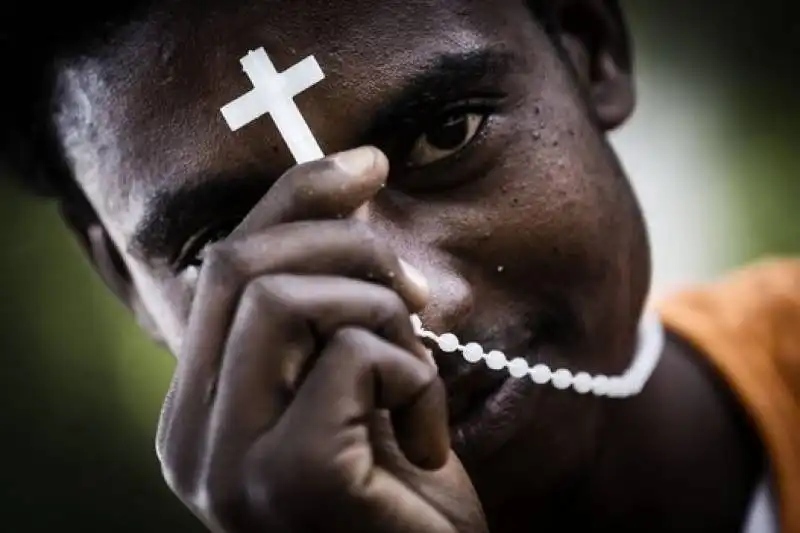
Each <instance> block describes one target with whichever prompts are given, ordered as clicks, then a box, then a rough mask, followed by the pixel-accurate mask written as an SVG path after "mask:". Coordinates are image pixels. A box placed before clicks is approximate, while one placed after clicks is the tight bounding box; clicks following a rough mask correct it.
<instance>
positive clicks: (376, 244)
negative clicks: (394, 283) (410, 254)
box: [345, 218, 402, 279]
mask: <svg viewBox="0 0 800 533" xmlns="http://www.w3.org/2000/svg"><path fill="white" fill-rule="evenodd" d="M345 223H346V224H347V225H348V227H347V230H348V231H349V232H350V234H351V235H352V238H353V239H355V240H356V242H357V243H358V245H359V246H360V247H361V249H362V250H364V251H365V252H366V253H367V254H368V255H369V257H371V258H372V261H374V263H375V267H376V268H377V270H378V271H377V272H375V273H374V277H382V278H386V279H393V278H395V277H396V276H398V275H399V274H400V272H402V271H401V270H400V258H399V257H398V256H397V254H396V253H395V252H394V250H393V249H392V247H391V246H390V245H389V243H388V242H387V241H386V239H382V238H380V236H378V235H377V234H376V233H375V232H374V231H373V230H372V228H370V227H369V225H368V224H366V223H364V222H362V221H361V220H358V219H354V218H350V219H347V220H346V221H345Z"/></svg>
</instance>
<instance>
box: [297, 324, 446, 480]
mask: <svg viewBox="0 0 800 533" xmlns="http://www.w3.org/2000/svg"><path fill="white" fill-rule="evenodd" d="M380 409H387V410H389V411H391V413H392V419H393V424H394V429H395V433H396V438H397V441H398V444H399V446H400V449H401V450H402V451H403V453H404V454H405V455H406V457H407V458H408V460H409V461H410V462H411V463H413V464H416V465H417V466H419V467H422V468H429V469H437V468H440V467H441V466H442V465H444V463H445V462H446V461H447V457H448V453H449V451H450V438H449V431H448V426H447V415H446V405H445V397H444V389H443V386H442V384H441V381H440V380H439V377H438V375H437V371H436V368H435V367H433V366H432V365H430V364H428V363H426V362H424V361H422V360H420V359H419V358H417V357H415V356H414V355H412V354H410V353H409V352H407V351H405V350H403V349H401V348H399V347H397V346H395V345H393V344H390V343H388V342H386V341H385V340H383V339H380V338H379V337H377V336H376V335H374V334H373V333H370V332H368V331H367V330H365V329H361V328H352V327H351V328H342V329H339V330H338V331H337V333H336V334H335V335H334V337H333V338H332V339H331V341H330V342H329V343H328V345H327V346H326V348H325V349H324V351H323V353H322V355H321V356H320V359H319V361H317V362H316V364H315V365H314V367H313V369H312V370H311V373H310V374H309V376H308V378H307V379H306V380H305V382H304V383H303V385H302V386H301V388H300V390H299V391H298V394H297V396H296V398H295V400H294V402H293V403H292V405H291V407H290V408H289V409H288V411H287V412H286V415H285V416H286V423H287V426H289V427H291V431H297V435H298V436H300V435H303V436H304V438H305V439H310V440H309V442H318V443H319V444H318V446H320V447H321V448H322V449H321V450H320V452H319V454H318V455H319V456H320V457H327V458H338V457H344V456H346V455H347V454H346V451H347V447H349V446H351V445H352V441H351V440H350V439H339V438H336V437H337V436H341V435H347V434H348V431H349V430H356V432H358V431H361V429H362V428H363V426H364V424H365V421H366V420H367V418H368V417H369V415H371V414H372V413H374V412H375V411H376V410H380Z"/></svg>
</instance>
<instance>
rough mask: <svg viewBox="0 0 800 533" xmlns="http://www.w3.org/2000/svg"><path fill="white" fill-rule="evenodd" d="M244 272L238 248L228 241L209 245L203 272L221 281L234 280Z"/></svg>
mask: <svg viewBox="0 0 800 533" xmlns="http://www.w3.org/2000/svg"><path fill="white" fill-rule="evenodd" d="M241 272H242V269H241V268H240V264H239V261H238V259H237V253H236V248H235V247H234V246H232V245H231V244H230V243H228V242H218V243H214V244H211V245H209V246H208V248H206V251H205V258H204V260H203V273H204V274H205V275H206V276H210V277H211V278H213V279H215V280H219V281H232V280H233V279H236V278H237V277H238V276H239V275H240V274H241Z"/></svg>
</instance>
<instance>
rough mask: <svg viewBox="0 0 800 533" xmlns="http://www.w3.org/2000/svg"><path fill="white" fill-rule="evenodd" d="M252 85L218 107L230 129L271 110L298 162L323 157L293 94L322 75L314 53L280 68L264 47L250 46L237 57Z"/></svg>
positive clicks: (306, 87) (298, 92) (296, 93)
mask: <svg viewBox="0 0 800 533" xmlns="http://www.w3.org/2000/svg"><path fill="white" fill-rule="evenodd" d="M240 62H241V64H242V69H243V70H244V72H245V74H247V77H248V78H250V81H251V82H252V83H253V89H251V90H250V91H249V92H247V93H245V94H243V95H242V96H240V97H239V98H237V99H236V100H234V101H232V102H230V103H229V104H226V105H225V106H223V107H222V108H221V109H220V111H221V112H222V116H223V117H224V118H225V122H227V123H228V127H230V129H231V130H232V131H236V130H238V129H239V128H241V127H243V126H245V125H247V124H249V123H250V122H252V121H254V120H256V119H257V118H259V117H261V116H263V115H265V114H270V115H272V120H273V121H274V122H275V126H277V128H278V131H280V133H281V135H282V136H283V139H284V141H285V142H286V144H287V146H288V147H289V151H291V153H292V155H293V156H294V158H295V160H296V161H297V163H298V164H301V163H307V162H308V161H314V160H316V159H321V158H322V157H324V154H323V153H322V150H321V149H320V147H319V145H318V144H317V140H316V139H315V138H314V134H313V133H311V130H310V129H309V127H308V124H307V123H306V121H305V119H304V118H303V115H302V113H300V110H299V109H298V108H297V104H295V102H294V97H295V96H297V95H298V94H300V93H301V92H303V91H305V90H306V89H308V88H309V87H311V86H312V85H314V84H316V83H319V82H320V81H322V80H323V79H324V78H325V74H324V73H323V72H322V69H321V68H320V66H319V64H318V63H317V60H316V59H314V56H308V57H307V58H305V59H303V60H302V61H300V62H299V63H296V64H295V65H293V66H292V67H290V68H288V69H286V70H285V71H283V72H280V73H279V72H278V71H277V70H275V66H274V65H273V64H272V62H271V61H270V59H269V56H267V52H266V51H265V50H264V48H259V49H258V50H251V51H250V52H249V53H248V54H247V55H246V56H244V57H243V58H242V59H241V60H240Z"/></svg>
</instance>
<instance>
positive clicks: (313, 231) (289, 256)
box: [209, 219, 428, 311]
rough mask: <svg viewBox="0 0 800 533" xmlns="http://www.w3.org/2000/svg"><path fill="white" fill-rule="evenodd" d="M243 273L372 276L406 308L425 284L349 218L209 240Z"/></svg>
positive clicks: (415, 304)
mask: <svg viewBox="0 0 800 533" xmlns="http://www.w3.org/2000/svg"><path fill="white" fill-rule="evenodd" d="M214 255H225V256H226V258H225V259H222V262H223V263H226V262H227V263H233V264H235V265H236V266H237V267H238V269H239V270H240V271H241V274H242V275H243V276H245V277H246V278H252V277H255V276H257V275H262V274H264V273H270V272H290V273H297V274H336V275H342V276H348V277H353V278H357V279H364V280H367V281H374V282H376V283H380V284H383V285H386V286H388V287H390V288H391V289H392V290H395V291H397V293H398V294H400V296H401V297H402V298H403V299H404V301H405V302H406V303H407V305H408V306H409V310H410V311H417V310H419V309H421V308H422V307H423V306H424V305H425V303H426V302H427V298H428V294H427V290H426V289H427V287H425V286H421V281H420V279H419V275H418V274H417V273H416V272H415V271H414V270H413V269H410V268H408V266H407V265H406V264H405V263H403V262H402V261H400V260H399V259H398V257H397V255H396V254H395V253H394V250H392V248H391V246H389V244H388V243H387V242H385V241H384V240H383V239H380V238H379V237H378V236H376V235H375V233H373V232H372V231H371V230H370V229H369V227H368V226H367V225H365V224H363V223H362V222H360V221H358V220H354V219H348V220H330V221H324V222H293V223H290V224H282V225H279V226H275V227H272V228H270V229H268V230H265V231H262V232H259V233H256V234H253V235H250V236H249V237H247V238H245V239H241V240H237V241H230V242H226V243H224V244H218V245H215V246H212V247H211V248H210V249H209V256H211V259H212V260H213V259H214V257H213V256H214Z"/></svg>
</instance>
